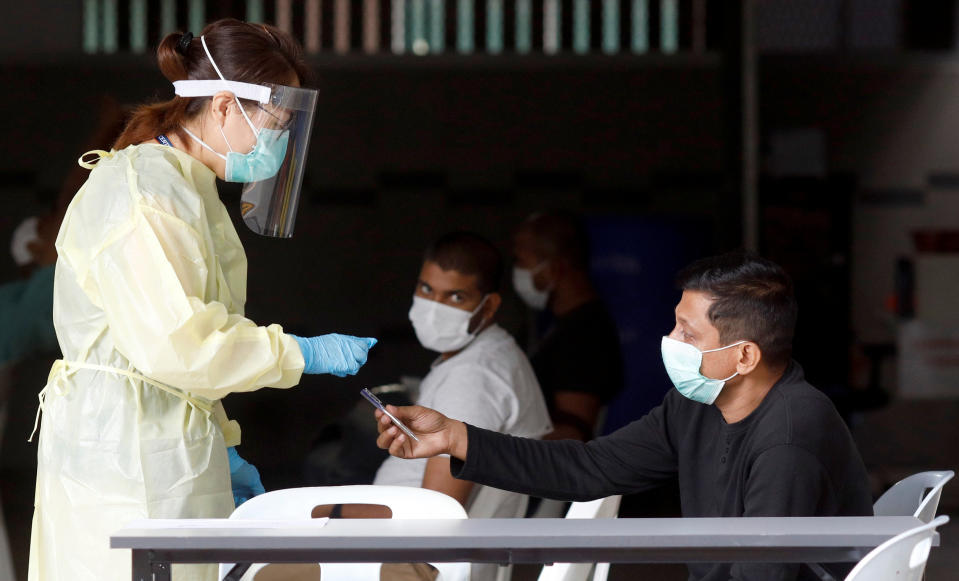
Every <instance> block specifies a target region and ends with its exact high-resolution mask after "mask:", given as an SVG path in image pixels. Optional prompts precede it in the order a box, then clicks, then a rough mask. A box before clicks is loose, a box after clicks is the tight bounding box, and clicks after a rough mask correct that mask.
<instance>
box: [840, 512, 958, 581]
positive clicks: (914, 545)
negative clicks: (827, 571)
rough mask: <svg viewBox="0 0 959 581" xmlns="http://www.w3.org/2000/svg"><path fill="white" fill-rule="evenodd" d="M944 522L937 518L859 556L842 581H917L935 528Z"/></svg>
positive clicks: (947, 518) (924, 564)
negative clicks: (856, 562)
mask: <svg viewBox="0 0 959 581" xmlns="http://www.w3.org/2000/svg"><path fill="white" fill-rule="evenodd" d="M947 522H949V517H948V516H941V517H939V518H937V519H936V520H934V521H932V522H930V523H927V524H924V525H922V526H919V527H916V528H914V529H910V530H908V531H906V532H904V533H902V534H900V535H897V536H895V537H893V538H891V539H889V540H888V541H886V542H885V543H883V544H881V545H879V546H878V547H876V548H875V549H873V550H872V551H870V552H869V554H868V555H866V556H865V557H863V558H862V560H861V561H859V563H858V564H857V565H856V566H855V567H854V568H853V570H852V571H850V572H849V575H847V576H846V581H921V579H922V575H923V572H924V571H925V570H926V561H928V560H929V550H930V549H931V548H932V537H933V536H934V535H935V534H936V527H939V526H942V525H944V524H946V523H947Z"/></svg>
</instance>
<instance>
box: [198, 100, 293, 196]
mask: <svg viewBox="0 0 959 581" xmlns="http://www.w3.org/2000/svg"><path fill="white" fill-rule="evenodd" d="M244 117H246V115H245V114H244ZM247 123H249V124H250V128H251V129H253V134H254V135H256V145H254V146H253V151H251V152H249V153H237V152H236V151H233V148H232V147H231V146H230V142H229V140H227V138H226V135H225V134H224V135H223V141H224V142H226V146H227V147H229V148H230V151H229V152H228V153H227V154H226V155H223V154H222V153H220V152H219V151H217V150H215V149H213V148H212V147H210V146H209V145H207V144H206V143H205V142H204V141H203V140H202V139H200V138H199V137H197V136H196V135H194V134H193V133H192V132H191V131H190V130H189V129H187V128H186V127H181V129H183V131H185V132H186V134H187V135H189V136H190V137H191V138H193V140H194V141H196V142H197V143H199V144H200V145H202V146H203V147H204V148H205V149H207V150H208V151H210V152H212V153H213V154H214V155H217V156H219V157H220V159H222V160H224V161H225V162H226V169H225V171H224V175H223V179H225V180H226V181H228V182H238V183H244V184H248V183H253V182H258V181H261V180H266V179H270V178H271V177H273V176H275V175H276V174H277V172H279V171H280V167H281V166H282V165H283V160H284V159H285V158H286V146H287V144H288V143H289V141H290V131H289V130H288V129H260V130H259V131H257V130H256V128H255V127H253V123H252V122H250V120H249V119H247ZM219 129H220V133H221V134H222V133H223V128H219Z"/></svg>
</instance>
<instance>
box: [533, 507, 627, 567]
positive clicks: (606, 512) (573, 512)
mask: <svg viewBox="0 0 959 581" xmlns="http://www.w3.org/2000/svg"><path fill="white" fill-rule="evenodd" d="M620 500H622V496H620V495H616V496H607V497H606V498H599V499H597V500H590V501H589V502H574V503H573V504H572V505H570V507H569V510H568V511H567V512H566V518H616V516H617V515H618V514H619V502H620ZM591 572H592V581H606V577H607V575H609V564H608V563H554V564H553V565H547V566H545V567H543V571H542V572H541V573H540V574H539V579H538V581H587V580H589V579H590V573H591Z"/></svg>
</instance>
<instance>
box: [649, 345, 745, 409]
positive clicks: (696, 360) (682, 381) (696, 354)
mask: <svg viewBox="0 0 959 581" xmlns="http://www.w3.org/2000/svg"><path fill="white" fill-rule="evenodd" d="M745 342H746V341H737V342H736V343H733V344H732V345H726V346H725V347H720V348H718V349H707V350H706V351H700V350H699V349H696V348H695V347H693V346H692V345H690V344H689V343H683V342H682V341H677V340H676V339H670V338H669V337H663V346H662V351H663V364H664V365H665V366H666V373H667V374H668V375H669V379H670V380H671V381H672V382H673V385H674V386H676V390H677V391H679V393H681V394H683V395H684V396H686V397H688V398H689V399H691V400H693V401H698V402H699V403H704V404H707V405H712V403H713V402H715V401H716V398H717V397H719V392H720V391H722V389H723V386H724V385H726V382H727V381H729V380H730V379H732V378H734V377H736V376H737V375H739V372H736V373H733V374H732V375H730V376H729V377H727V378H726V379H710V378H708V377H706V376H704V375H703V374H702V373H700V372H699V369H700V367H702V365H703V353H712V352H713V351H722V350H723V349H729V348H730V347H735V346H736V345H742V344H743V343H745Z"/></svg>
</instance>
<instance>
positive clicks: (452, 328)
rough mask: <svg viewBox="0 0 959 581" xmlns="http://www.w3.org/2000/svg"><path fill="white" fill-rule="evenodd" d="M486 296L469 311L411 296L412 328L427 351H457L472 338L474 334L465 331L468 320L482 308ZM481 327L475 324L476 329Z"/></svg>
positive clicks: (468, 323) (474, 336) (467, 326)
mask: <svg viewBox="0 0 959 581" xmlns="http://www.w3.org/2000/svg"><path fill="white" fill-rule="evenodd" d="M488 297H489V295H486V296H485V297H483V300H482V301H481V302H480V304H479V306H478V307H476V308H475V309H474V310H473V311H472V312H470V311H464V310H463V309H457V308H456V307H451V306H449V305H444V304H443V303H438V302H436V301H431V300H429V299H424V298H422V297H417V296H414V297H413V306H412V307H411V308H410V321H411V322H412V323H413V330H414V331H416V338H417V339H419V340H420V344H421V345H423V347H426V348H427V349H429V350H431V351H438V352H440V353H450V352H452V351H459V350H460V349H462V348H463V347H466V346H467V345H469V344H470V342H471V341H472V340H473V339H475V338H476V334H475V333H470V332H469V326H470V320H471V319H472V318H473V316H474V315H475V314H476V313H478V312H479V311H480V309H482V308H483V305H484V304H485V303H486V299H487V298H488ZM481 327H482V324H480V325H478V326H477V329H479V328H481Z"/></svg>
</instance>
